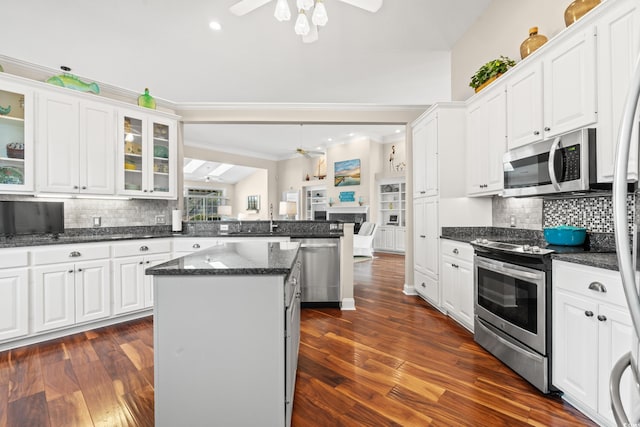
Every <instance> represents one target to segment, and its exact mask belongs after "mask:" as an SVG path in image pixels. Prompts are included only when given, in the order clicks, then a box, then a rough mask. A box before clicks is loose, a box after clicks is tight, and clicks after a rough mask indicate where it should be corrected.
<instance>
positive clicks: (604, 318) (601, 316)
mask: <svg viewBox="0 0 640 427" xmlns="http://www.w3.org/2000/svg"><path fill="white" fill-rule="evenodd" d="M598 320H599V321H601V322H606V321H607V316H603V315H602V314H598Z"/></svg>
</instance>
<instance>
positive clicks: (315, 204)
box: [304, 186, 328, 220]
mask: <svg viewBox="0 0 640 427" xmlns="http://www.w3.org/2000/svg"><path fill="white" fill-rule="evenodd" d="M304 194H305V219H307V220H314V219H326V218H327V206H328V204H327V187H325V186H313V187H307V188H306V190H305V193H304Z"/></svg>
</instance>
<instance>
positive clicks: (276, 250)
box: [146, 241, 299, 276]
mask: <svg viewBox="0 0 640 427" xmlns="http://www.w3.org/2000/svg"><path fill="white" fill-rule="evenodd" d="M298 249H299V243H297V242H270V241H248V242H234V243H222V244H219V245H216V246H213V247H211V248H208V249H205V250H202V251H198V252H195V253H193V254H190V255H186V256H184V257H181V258H176V259H174V260H171V261H168V262H165V263H162V264H158V265H156V266H154V267H150V268H148V269H147V270H146V274H147V275H226V276H233V275H247V276H251V275H282V274H284V275H287V274H289V273H290V272H291V269H292V268H293V266H294V262H295V260H296V256H297V254H298Z"/></svg>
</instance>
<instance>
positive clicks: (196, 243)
mask: <svg viewBox="0 0 640 427" xmlns="http://www.w3.org/2000/svg"><path fill="white" fill-rule="evenodd" d="M218 244H220V239H219V238H217V237H214V238H211V237H194V238H192V237H181V238H176V239H174V241H173V245H172V247H173V257H174V258H178V257H181V256H185V255H189V254H192V253H194V252H197V251H201V250H203V249H207V248H210V247H212V246H215V245H218Z"/></svg>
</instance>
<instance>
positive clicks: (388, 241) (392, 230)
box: [373, 225, 405, 252]
mask: <svg viewBox="0 0 640 427" xmlns="http://www.w3.org/2000/svg"><path fill="white" fill-rule="evenodd" d="M404 233H405V227H399V226H394V225H379V226H378V229H377V231H376V235H375V237H374V239H373V247H374V249H375V250H377V251H383V252H384V251H390V252H404Z"/></svg>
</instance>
